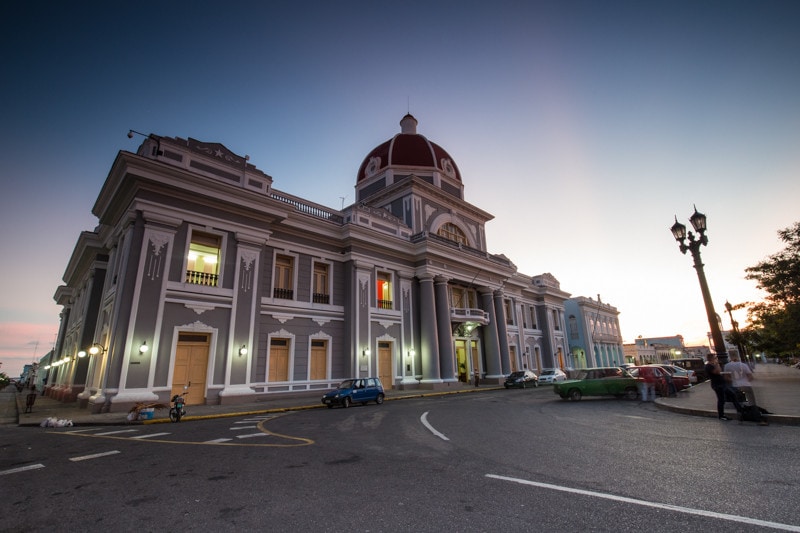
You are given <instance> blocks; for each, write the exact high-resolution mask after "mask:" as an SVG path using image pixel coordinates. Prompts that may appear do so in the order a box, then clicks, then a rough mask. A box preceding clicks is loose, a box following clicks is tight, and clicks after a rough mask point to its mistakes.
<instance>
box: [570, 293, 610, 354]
mask: <svg viewBox="0 0 800 533" xmlns="http://www.w3.org/2000/svg"><path fill="white" fill-rule="evenodd" d="M564 312H565V314H566V317H567V331H568V342H569V349H570V353H571V355H572V360H573V361H574V363H575V366H576V368H586V367H594V366H617V365H621V364H623V363H624V362H625V351H624V347H623V345H622V334H621V333H620V327H619V311H617V308H616V307H614V306H612V305H609V304H606V303H603V302H601V301H600V297H599V296H598V297H597V301H595V300H593V299H592V298H586V297H583V296H580V297H577V298H570V299H568V300H567V301H566V302H564Z"/></svg>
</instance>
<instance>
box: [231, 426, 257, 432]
mask: <svg viewBox="0 0 800 533" xmlns="http://www.w3.org/2000/svg"><path fill="white" fill-rule="evenodd" d="M257 427H258V426H239V427H236V428H230V430H231V431H239V430H240V429H256V428H257Z"/></svg>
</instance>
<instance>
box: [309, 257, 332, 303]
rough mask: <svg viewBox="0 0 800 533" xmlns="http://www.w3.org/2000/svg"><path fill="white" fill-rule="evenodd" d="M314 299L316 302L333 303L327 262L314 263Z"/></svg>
mask: <svg viewBox="0 0 800 533" xmlns="http://www.w3.org/2000/svg"><path fill="white" fill-rule="evenodd" d="M313 299H314V303H315V304H328V303H331V302H330V299H331V296H330V289H329V288H328V265H327V264H326V263H314V291H313Z"/></svg>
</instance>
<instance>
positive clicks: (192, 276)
mask: <svg viewBox="0 0 800 533" xmlns="http://www.w3.org/2000/svg"><path fill="white" fill-rule="evenodd" d="M217 282H219V275H217V274H209V273H208V272H197V271H196V270H187V271H186V283H192V284H194V285H205V286H206V287H216V286H217Z"/></svg>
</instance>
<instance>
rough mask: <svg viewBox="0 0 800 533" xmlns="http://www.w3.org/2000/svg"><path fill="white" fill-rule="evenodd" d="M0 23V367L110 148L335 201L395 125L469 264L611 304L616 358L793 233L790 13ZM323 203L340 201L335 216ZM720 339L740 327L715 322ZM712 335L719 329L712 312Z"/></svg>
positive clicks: (237, 7)
mask: <svg viewBox="0 0 800 533" xmlns="http://www.w3.org/2000/svg"><path fill="white" fill-rule="evenodd" d="M3 11H4V15H3V17H2V20H0V43H2V49H3V50H4V51H5V53H4V54H3V57H2V59H0V66H1V67H2V69H1V70H0V72H2V83H0V102H2V103H3V105H4V111H3V113H2V121H1V122H0V141H2V147H3V157H2V158H0V180H2V190H3V194H2V197H0V223H2V231H0V244H2V249H4V250H6V251H9V252H10V251H14V252H15V253H16V254H17V255H16V256H15V257H16V259H11V260H9V261H7V262H6V263H5V265H4V267H3V275H2V276H0V362H2V363H3V364H2V366H0V371H3V372H5V373H6V374H8V375H10V376H12V377H13V376H15V375H18V374H19V372H20V371H21V369H22V366H23V365H24V364H25V363H30V362H31V361H33V360H38V359H39V358H40V357H41V356H42V355H44V354H45V353H46V352H47V351H49V350H50V349H52V348H53V345H54V342H55V338H56V334H57V331H58V324H59V313H60V311H61V309H60V308H59V307H58V306H57V305H56V304H55V301H54V300H53V295H54V294H55V292H56V289H57V288H58V287H59V285H62V284H63V281H62V276H63V275H64V271H65V268H66V266H67V262H68V261H69V258H70V255H71V253H72V250H73V248H74V246H75V243H76V241H77V239H78V236H79V233H80V232H81V231H84V230H92V229H94V228H95V227H96V225H97V219H96V218H95V217H94V216H93V215H92V214H91V209H92V206H93V205H94V202H95V200H96V198H97V194H98V193H99V191H100V188H101V186H102V184H103V182H104V180H105V178H106V176H107V174H108V171H109V169H110V167H111V164H112V163H113V161H114V158H115V157H116V154H117V152H118V151H119V150H127V151H134V152H135V151H136V149H137V147H138V146H139V144H140V143H141V138H140V137H138V136H135V137H134V138H133V139H128V137H127V135H126V134H127V133H128V130H130V129H133V130H136V131H139V132H142V133H145V134H149V133H154V134H157V135H162V136H168V137H182V138H188V137H192V138H195V139H199V140H201V141H206V142H219V143H222V144H224V145H225V146H226V147H227V148H229V149H230V150H232V151H233V152H235V153H238V154H240V155H244V154H246V155H249V156H250V162H251V163H252V164H254V165H256V166H257V167H258V168H259V169H261V170H262V171H264V172H266V173H267V174H269V175H271V176H272V177H273V179H274V184H273V185H274V187H275V188H276V189H279V190H282V191H285V192H289V193H291V194H295V195H298V196H301V197H304V198H306V199H308V200H311V201H314V202H317V203H320V204H323V205H326V206H329V207H333V208H340V207H341V206H342V205H343V204H344V205H349V204H350V203H352V202H353V195H354V186H355V178H356V173H357V171H358V167H359V165H360V164H361V162H362V160H363V158H364V157H365V156H366V155H367V153H368V152H369V151H370V150H371V149H372V148H374V147H375V146H377V145H378V144H380V143H382V142H384V141H386V140H388V139H390V138H391V137H392V136H393V135H395V134H396V133H399V131H400V126H399V121H400V119H401V118H402V117H403V116H404V115H405V114H406V113H407V112H410V113H411V114H413V115H414V116H415V117H416V118H417V120H418V121H419V125H418V127H417V131H418V133H420V134H422V135H425V136H426V137H427V138H428V139H429V140H431V141H433V142H435V143H437V144H439V145H441V146H442V147H443V148H444V149H445V150H447V151H448V152H449V153H450V155H451V156H452V157H453V159H454V160H455V162H456V164H457V165H458V167H459V169H460V170H461V174H462V179H463V183H464V194H465V199H466V200H467V201H468V202H470V203H472V204H474V205H476V206H477V207H479V208H481V209H483V210H485V211H488V212H489V213H492V214H493V215H494V216H495V218H494V220H492V221H491V222H489V223H488V224H487V226H486V234H487V242H488V247H489V251H490V252H491V253H496V254H499V253H502V254H504V255H506V256H507V257H509V258H510V259H511V260H512V261H513V262H514V264H515V265H516V266H517V267H518V270H519V272H521V273H523V274H527V275H538V274H541V273H545V272H549V273H551V274H553V275H554V276H555V277H556V278H557V279H558V280H559V281H560V283H561V288H562V289H563V290H565V291H567V292H569V293H570V294H572V295H573V296H586V297H592V298H595V299H597V296H598V295H600V297H601V298H602V301H603V302H605V303H609V304H611V305H613V306H615V307H616V308H617V309H618V311H619V313H620V315H619V320H620V326H621V330H622V335H623V339H624V341H625V342H626V343H628V342H633V340H634V339H635V338H636V337H638V336H640V335H641V336H644V337H661V336H671V335H677V334H680V335H683V337H684V339H685V340H686V342H687V343H688V344H706V345H707V344H708V341H707V337H706V332H707V331H708V322H707V319H706V313H705V309H704V307H703V300H702V295H701V292H700V289H699V285H698V281H697V276H696V273H695V271H694V269H693V268H692V259H691V257H690V256H689V255H682V254H681V253H680V251H679V250H678V246H677V243H675V241H674V239H673V238H672V235H671V233H670V231H669V228H670V226H671V225H672V224H673V222H674V220H675V219H674V217H675V216H677V217H678V220H679V221H681V222H682V223H684V224H685V225H687V226H690V224H689V222H688V218H689V217H690V216H691V214H692V212H693V211H694V206H695V205H696V206H697V209H698V210H699V211H701V212H703V213H705V214H706V215H707V217H708V233H707V235H708V238H709V243H708V246H707V247H704V248H703V249H702V258H703V263H704V264H705V272H706V276H707V278H708V282H709V289H710V292H711V296H712V299H713V302H714V305H715V307H716V311H717V313H718V314H720V315H723V313H724V311H725V309H724V303H725V301H726V300H727V301H730V302H731V303H732V304H738V303H742V302H746V301H757V300H760V299H761V298H762V297H763V294H762V293H761V292H760V291H759V290H758V289H757V287H756V286H755V284H754V282H752V281H749V280H747V279H745V269H746V268H747V267H749V266H753V265H755V264H757V263H758V262H759V261H761V260H763V259H765V258H767V257H768V256H769V255H771V254H774V253H776V252H778V251H779V250H780V249H782V248H783V244H782V243H781V242H780V240H779V239H778V236H777V232H778V230H780V229H782V228H786V227H789V226H791V225H792V224H793V223H794V222H796V221H798V220H800V207H798V206H800V60H798V58H800V32H799V31H797V28H798V27H799V26H800V2H794V1H786V2H778V1H770V0H765V1H761V2H752V1H736V0H729V1H703V0H692V1H676V0H672V1H664V2H641V1H638V0H637V1H630V2H625V1H614V0H609V1H603V2H594V1H591V2H584V1H572V0H565V1H553V2H537V1H517V2H511V1H504V0H495V1H493V2H491V3H490V2H477V1H470V0H459V1H434V0H427V1H424V2H422V1H414V0H411V1H405V2H384V1H380V0H374V1H367V0H363V1H347V0H342V1H339V2H329V1H324V2H315V1H306V2H298V1H286V2H284V1H280V0H278V1H274V0H273V1H270V2H256V1H252V2H245V1H237V0H230V1H228V2H224V3H219V2H206V1H202V0H200V1H192V2H186V1H170V2H161V3H144V4H143V3H137V2H105V1H102V2H100V1H84V2H60V1H36V2H11V3H9V4H8V5H5V6H4V9H3ZM342 197H344V199H342ZM735 313H736V314H735V315H734V318H736V319H737V320H738V321H739V322H740V324H742V325H744V324H745V323H746V312H745V311H737V312H735ZM722 323H723V328H725V329H727V328H729V327H730V323H729V320H728V317H727V315H725V316H723V317H722Z"/></svg>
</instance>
